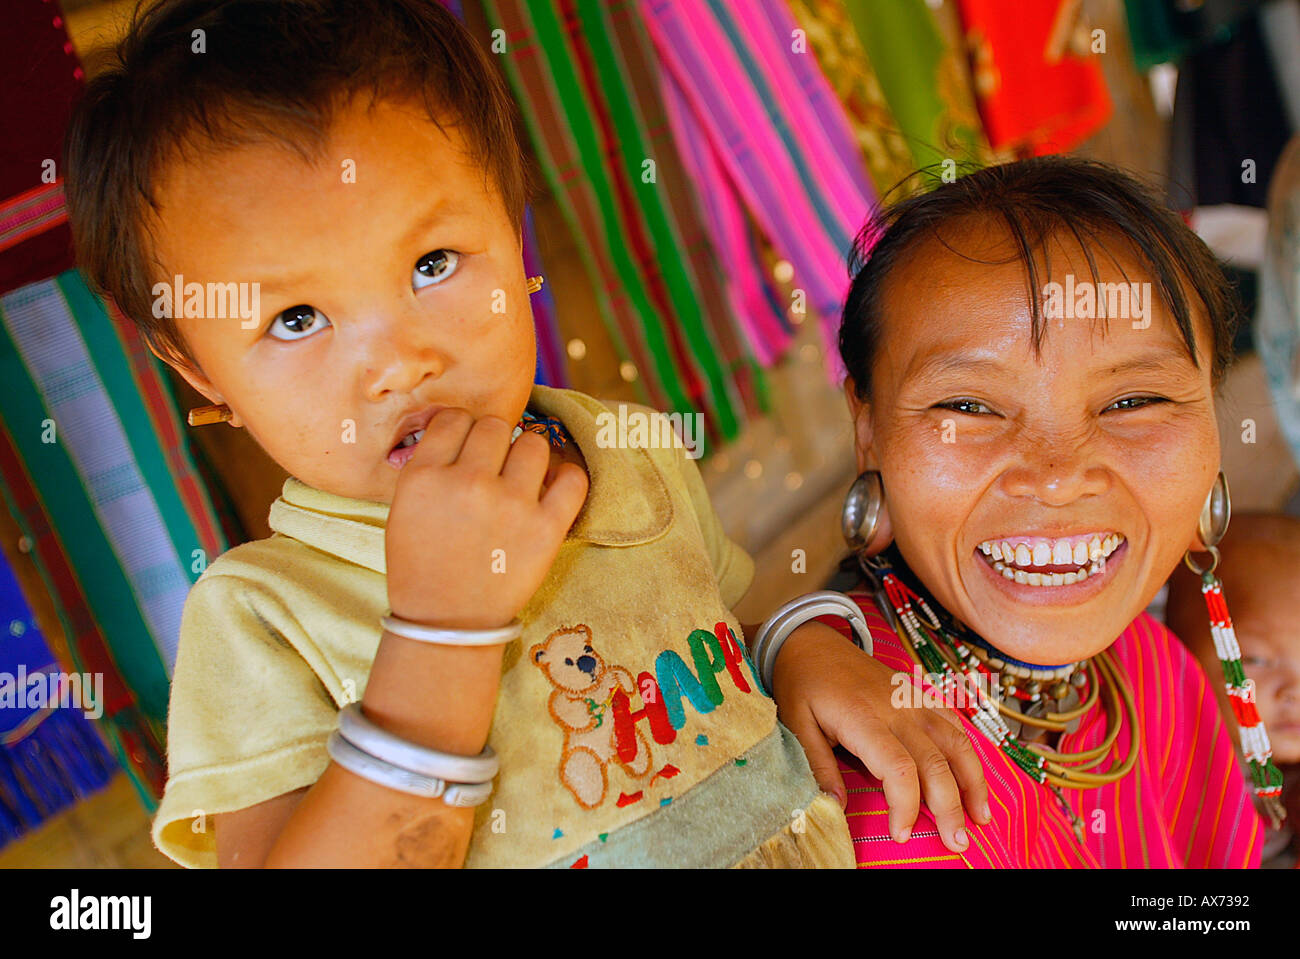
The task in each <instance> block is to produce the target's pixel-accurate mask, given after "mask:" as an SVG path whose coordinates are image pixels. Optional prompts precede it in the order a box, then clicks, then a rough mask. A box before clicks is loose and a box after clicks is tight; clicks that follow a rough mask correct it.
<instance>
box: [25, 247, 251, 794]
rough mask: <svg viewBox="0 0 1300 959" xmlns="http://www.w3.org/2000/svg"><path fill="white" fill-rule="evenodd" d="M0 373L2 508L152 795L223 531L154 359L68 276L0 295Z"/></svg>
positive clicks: (81, 284)
mask: <svg viewBox="0 0 1300 959" xmlns="http://www.w3.org/2000/svg"><path fill="white" fill-rule="evenodd" d="M0 378H3V381H4V382H5V384H6V389H5V391H4V392H3V393H2V394H0V420H3V423H4V435H3V439H4V443H3V449H2V450H0V476H2V477H3V481H4V493H5V497H6V500H7V501H8V505H9V508H10V509H11V511H12V512H13V514H14V516H15V518H16V519H17V520H18V522H19V525H20V526H21V527H22V528H23V530H24V532H25V533H26V535H27V536H28V537H29V538H30V539H31V540H32V542H33V543H34V544H35V547H34V550H33V555H34V557H35V558H36V560H37V563H38V566H39V567H40V568H41V571H42V574H43V576H44V578H45V580H46V583H47V585H48V587H49V589H50V592H51V595H52V596H53V597H54V599H55V602H56V605H57V606H58V607H59V612H60V616H61V619H62V620H63V624H64V628H65V632H66V634H67V637H68V645H69V648H70V650H71V652H72V655H73V657H74V661H76V663H75V664H76V665H77V668H78V669H79V670H83V669H88V670H100V669H102V670H105V671H106V672H112V673H113V675H114V677H115V682H110V680H109V678H108V677H107V676H106V679H105V682H106V697H107V698H108V701H109V704H108V707H107V708H106V710H105V715H106V718H107V720H108V721H109V723H110V724H113V725H115V726H116V727H117V729H116V732H117V733H118V738H119V740H120V745H121V748H122V750H123V754H124V756H125V758H126V764H127V765H128V768H130V769H131V770H132V771H133V772H134V773H135V775H136V779H137V785H138V786H139V787H140V788H141V792H142V795H143V796H146V797H148V796H149V795H150V794H153V795H157V794H158V791H159V790H160V787H161V784H162V759H161V757H162V750H161V745H162V741H163V735H162V729H163V725H164V724H165V722H166V715H167V699H168V675H169V674H170V670H171V666H172V663H173V662H174V659H175V654H176V644H177V640H178V638H179V633H180V616H181V608H182V606H183V604H184V601H185V596H186V594H187V593H188V591H189V587H190V584H191V583H192V582H193V581H194V580H195V579H197V578H198V575H199V574H200V573H201V572H202V571H203V569H204V567H205V565H206V563H207V560H208V559H209V558H211V557H215V556H216V555H217V554H219V553H220V552H221V551H223V550H224V549H225V548H226V545H227V541H226V539H225V537H224V536H223V534H222V531H221V529H220V526H219V523H218V520H217V517H216V514H215V511H214V509H213V506H212V503H211V501H210V499H209V496H208V493H207V490H206V489H205V488H204V486H203V485H202V483H201V482H200V480H199V476H198V473H197V470H196V468H195V465H194V461H193V459H192V457H191V455H190V453H189V450H188V446H187V437H186V436H185V435H184V434H183V433H182V432H181V426H180V421H179V417H178V415H177V412H176V408H175V405H174V402H173V400H172V397H171V395H170V392H169V390H168V387H167V385H166V382H165V379H164V377H163V376H162V372H161V369H160V367H159V365H158V363H157V361H156V360H155V359H154V358H153V356H152V355H151V354H150V353H149V352H148V350H147V348H146V347H145V346H144V344H143V342H142V341H141V340H140V338H139V336H138V334H137V333H136V331H135V329H134V327H133V326H131V325H130V324H128V323H126V322H125V321H122V320H120V319H119V320H117V321H114V320H113V319H110V317H109V315H108V313H107V312H106V311H105V309H104V306H103V303H102V301H100V300H99V299H98V298H97V297H96V296H94V294H92V293H91V292H90V290H89V289H87V288H86V286H85V284H84V282H83V281H82V278H81V275H80V274H79V273H77V272H76V271H68V272H66V273H63V274H61V275H59V276H57V277H55V278H53V279H51V280H47V281H44V282H41V283H33V284H30V285H28V286H25V287H22V288H20V289H18V290H14V291H12V292H10V293H8V294H6V295H4V296H3V297H0ZM38 490H39V492H38ZM110 687H111V691H110Z"/></svg>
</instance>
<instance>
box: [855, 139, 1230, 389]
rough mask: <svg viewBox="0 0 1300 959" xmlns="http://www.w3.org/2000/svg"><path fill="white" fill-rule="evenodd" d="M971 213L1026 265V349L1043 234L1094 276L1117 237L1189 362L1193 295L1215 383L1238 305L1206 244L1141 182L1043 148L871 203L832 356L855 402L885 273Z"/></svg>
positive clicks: (877, 323) (1037, 334) (867, 366)
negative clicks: (1056, 239) (1005, 238)
mask: <svg viewBox="0 0 1300 959" xmlns="http://www.w3.org/2000/svg"><path fill="white" fill-rule="evenodd" d="M971 218H978V219H980V220H982V221H984V222H985V223H987V224H988V226H989V227H990V228H995V225H996V224H997V223H998V222H1000V223H1001V225H1002V226H1004V227H1005V228H1006V230H1007V232H1008V234H1009V236H1010V237H1011V239H1012V241H1013V242H1014V244H1015V255H1016V256H1018V257H1019V259H1020V261H1021V263H1023V265H1024V268H1025V276H1026V287H1027V291H1028V296H1029V302H1030V307H1031V311H1032V315H1033V321H1032V323H1033V329H1032V338H1033V344H1034V348H1035V350H1037V349H1039V347H1040V346H1041V343H1042V338H1043V330H1044V326H1043V315H1042V305H1041V302H1040V299H1039V290H1040V289H1041V285H1040V283H1039V272H1040V267H1039V262H1038V255H1040V254H1041V255H1042V256H1043V258H1044V265H1046V252H1045V246H1046V243H1047V241H1048V239H1049V238H1051V237H1053V236H1070V235H1072V236H1074V238H1075V239H1077V240H1078V242H1079V245H1080V246H1081V247H1082V248H1083V250H1084V255H1085V256H1086V257H1087V260H1088V266H1089V269H1090V270H1091V271H1092V278H1093V281H1094V283H1095V282H1096V281H1097V263H1096V259H1095V257H1094V255H1093V250H1094V248H1098V247H1099V248H1101V249H1102V250H1106V240H1107V239H1111V240H1114V239H1119V240H1120V241H1122V242H1124V243H1127V245H1128V246H1129V247H1131V249H1132V251H1133V252H1134V253H1135V254H1136V255H1137V256H1138V258H1139V259H1140V260H1141V261H1142V262H1143V264H1144V265H1145V266H1146V267H1147V269H1148V270H1149V271H1150V274H1151V276H1152V278H1153V279H1154V280H1155V283H1154V286H1155V288H1156V289H1157V290H1158V291H1159V295H1160V298H1161V300H1163V302H1164V305H1165V307H1166V308H1167V309H1168V310H1169V311H1170V312H1171V313H1172V314H1173V318H1174V322H1175V323H1176V324H1177V325H1178V331H1179V333H1180V334H1181V335H1182V338H1183V342H1184V343H1185V344H1186V346H1187V352H1188V354H1189V355H1190V356H1191V359H1192V362H1193V363H1194V364H1196V365H1197V366H1198V367H1199V366H1200V363H1199V361H1198V359H1197V355H1196V335H1195V331H1194V327H1193V307H1192V303H1190V302H1189V299H1188V294H1189V292H1190V293H1192V294H1195V296H1196V297H1197V298H1199V300H1200V303H1201V306H1202V307H1203V308H1204V310H1205V315H1206V317H1207V319H1208V321H1209V324H1210V330H1211V333H1212V337H1213V343H1214V347H1213V350H1214V353H1213V357H1212V362H1211V368H1210V370H1211V377H1212V379H1213V382H1214V383H1215V384H1216V385H1217V384H1218V383H1219V381H1220V379H1221V378H1222V376H1223V374H1224V372H1225V370H1226V369H1227V366H1228V363H1229V362H1230V361H1231V359H1232V339H1233V333H1234V331H1235V329H1236V324H1237V322H1238V320H1239V315H1240V306H1239V301H1238V299H1237V295H1236V291H1235V289H1234V288H1233V287H1232V285H1231V284H1230V283H1229V282H1228V280H1227V278H1226V277H1225V276H1224V274H1223V271H1222V270H1221V269H1220V268H1219V265H1218V264H1217V263H1216V262H1215V259H1214V255H1213V254H1212V253H1211V252H1210V250H1209V248H1208V247H1207V246H1206V245H1205V243H1204V242H1202V241H1201V239H1200V237H1198V236H1197V235H1196V234H1195V233H1193V232H1192V230H1190V229H1189V228H1188V227H1187V226H1186V224H1184V223H1183V221H1182V219H1181V218H1180V217H1179V216H1178V215H1177V214H1175V213H1174V212H1172V211H1171V210H1169V209H1168V208H1167V207H1165V206H1164V205H1163V204H1162V203H1161V201H1160V200H1159V199H1158V198H1157V195H1156V193H1155V192H1154V191H1153V190H1152V189H1150V188H1149V187H1147V186H1145V185H1143V184H1142V183H1141V182H1139V181H1138V180H1136V179H1134V178H1133V177H1131V176H1129V175H1128V174H1126V173H1123V172H1121V171H1120V170H1118V169H1116V168H1114V167H1111V166H1107V165H1106V164H1104V163H1097V162H1094V161H1091V160H1082V159H1077V158H1074V157H1065V156H1046V157H1034V158H1032V159H1028V160H1020V161H1017V162H1015V163H1006V164H1003V165H1000V166H994V167H987V168H985V169H983V170H979V171H977V172H974V173H969V174H967V175H965V176H962V177H959V178H957V179H956V180H954V181H952V182H951V183H942V184H941V185H939V186H937V187H936V188H935V189H933V190H931V191H929V192H927V193H918V194H914V195H912V196H910V197H908V198H907V199H904V200H902V201H901V202H898V203H896V204H894V205H892V206H890V207H888V208H886V209H884V210H881V211H878V212H877V213H876V214H875V215H874V216H873V217H872V218H871V219H870V220H869V221H868V222H867V224H866V225H865V226H864V227H863V228H862V230H861V232H860V233H859V234H858V237H857V240H856V242H855V243H854V247H853V252H852V254H851V255H850V258H849V270H850V272H851V273H852V274H853V283H852V285H851V286H850V288H849V293H848V296H847V298H846V299H845V303H844V317H843V322H842V323H841V325H840V356H841V357H842V358H843V360H844V367H845V369H846V370H847V371H848V372H849V375H851V376H852V377H853V380H854V385H855V387H856V392H857V395H858V398H859V399H861V400H864V401H865V400H868V399H869V398H870V395H871V368H872V362H873V361H874V359H875V355H876V350H877V347H878V345H879V340H880V330H881V323H882V322H883V320H884V316H883V313H884V304H883V302H882V299H881V297H882V291H883V289H884V286H885V283H886V280H887V279H888V277H889V275H890V273H891V272H892V271H893V270H894V268H895V267H897V266H898V264H899V263H900V262H903V261H904V260H905V259H906V258H907V257H908V256H909V255H910V254H911V253H912V252H913V251H914V250H915V249H916V248H917V247H918V246H919V245H920V244H922V243H923V242H924V241H926V240H928V239H938V240H939V241H940V242H944V241H943V238H942V237H941V236H940V233H939V231H940V228H942V227H952V226H954V225H956V223H957V222H958V221H960V220H968V221H969V220H970V219H971ZM949 248H950V249H951V247H949Z"/></svg>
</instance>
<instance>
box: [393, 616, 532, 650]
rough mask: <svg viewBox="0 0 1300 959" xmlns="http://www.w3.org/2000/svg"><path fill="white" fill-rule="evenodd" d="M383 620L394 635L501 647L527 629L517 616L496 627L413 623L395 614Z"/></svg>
mask: <svg viewBox="0 0 1300 959" xmlns="http://www.w3.org/2000/svg"><path fill="white" fill-rule="evenodd" d="M379 623H380V625H381V626H383V627H384V629H386V630H388V632H390V633H392V634H393V635H394V636H401V637H402V638H403V639H414V640H416V641H417V642H421V643H433V644H435V645H438V646H501V645H503V644H505V643H508V642H510V641H511V640H514V639H518V638H519V635H520V634H521V633H522V632H523V631H524V626H523V623H521V622H519V620H517V619H512V620H511V621H510V622H508V623H507V624H506V625H504V626H499V627H497V628H496V629H449V628H447V627H445V626H426V625H424V624H423V623H410V622H407V621H406V620H404V619H399V618H398V617H396V616H393V615H388V616H381V617H379Z"/></svg>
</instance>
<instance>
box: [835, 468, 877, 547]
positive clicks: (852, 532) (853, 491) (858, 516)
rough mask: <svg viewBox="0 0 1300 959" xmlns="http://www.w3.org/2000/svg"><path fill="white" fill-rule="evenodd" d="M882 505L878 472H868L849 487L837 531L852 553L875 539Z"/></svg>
mask: <svg viewBox="0 0 1300 959" xmlns="http://www.w3.org/2000/svg"><path fill="white" fill-rule="evenodd" d="M884 503H885V487H884V484H882V483H881V481H880V471H879V470H867V471H866V472H865V473H863V474H862V475H861V476H859V477H858V478H857V479H856V480H854V481H853V485H852V486H850V487H849V492H848V495H847V496H845V497H844V509H843V511H842V512H841V513H840V530H841V531H842V532H843V533H844V539H845V541H846V542H847V543H848V544H849V546H850V547H851V548H852V549H853V551H854V552H855V553H861V552H862V551H863V550H865V549H866V548H867V546H868V544H870V542H871V540H872V539H873V538H874V537H875V535H876V530H877V529H878V528H879V526H880V509H881V507H882V506H883V505H884Z"/></svg>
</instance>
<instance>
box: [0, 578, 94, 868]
mask: <svg viewBox="0 0 1300 959" xmlns="http://www.w3.org/2000/svg"><path fill="white" fill-rule="evenodd" d="M54 677H57V678H54ZM102 693H103V685H102V679H101V681H100V684H99V685H98V686H96V681H95V679H94V677H93V675H88V676H82V675H77V676H76V677H75V678H74V677H73V676H72V675H71V674H69V673H66V672H64V671H63V670H62V669H61V666H60V664H59V663H58V662H57V661H56V660H55V658H54V654H53V653H52V652H50V648H49V646H47V645H46V644H45V639H44V637H43V636H42V635H41V632H40V630H39V629H38V628H37V626H36V620H35V618H34V617H33V616H32V611H31V608H30V607H29V606H28V605H27V602H26V600H25V599H24V598H23V595H22V591H21V590H20V588H19V586H18V581H17V580H16V579H15V578H14V574H13V570H12V569H10V567H9V562H8V560H7V559H6V558H5V557H4V556H3V555H0V847H3V846H4V845H5V844H6V843H8V842H9V841H10V840H13V839H16V838H18V836H20V835H21V834H23V833H24V832H27V831H28V830H31V829H34V828H36V827H37V826H39V825H40V824H41V823H42V822H44V821H45V820H46V819H48V818H50V817H51V816H53V815H54V814H55V813H57V812H58V811H59V810H61V809H64V808H65V807H67V806H69V805H70V804H72V803H73V802H74V801H76V800H77V799H80V798H83V797H85V796H88V795H90V794H91V793H93V792H94V791H95V790H97V789H99V788H100V787H102V786H104V785H105V784H106V783H107V782H108V781H109V779H110V778H111V777H112V775H113V773H114V772H115V771H116V770H117V763H116V761H115V760H114V759H113V755H112V754H111V753H110V752H109V751H108V749H107V748H105V746H104V743H103V741H102V740H101V739H100V738H99V734H98V733H96V732H95V728H94V726H92V725H91V723H90V721H89V720H88V719H87V715H89V716H90V717H92V718H94V717H95V714H96V712H98V710H100V709H102V708H103V705H104V704H103V702H102V701H101V700H100V699H99V696H100V695H101V694H102Z"/></svg>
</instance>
